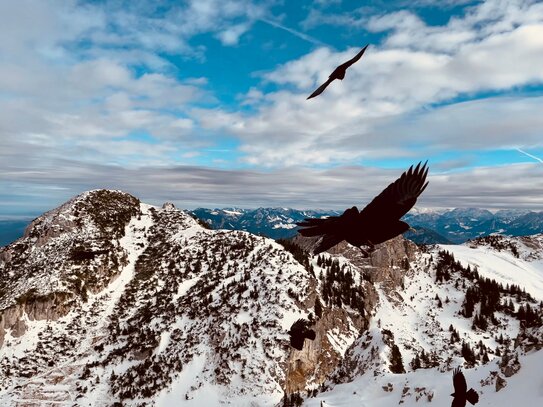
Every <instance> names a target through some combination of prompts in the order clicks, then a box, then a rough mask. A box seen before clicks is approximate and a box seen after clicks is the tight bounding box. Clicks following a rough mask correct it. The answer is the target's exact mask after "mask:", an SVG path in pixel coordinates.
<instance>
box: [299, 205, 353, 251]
mask: <svg viewBox="0 0 543 407" xmlns="http://www.w3.org/2000/svg"><path fill="white" fill-rule="evenodd" d="M358 214H359V212H358V208H357V207H356V206H353V207H352V208H350V209H347V210H346V211H345V212H343V214H342V215H341V216H330V217H329V218H326V219H317V218H307V219H304V221H303V222H298V223H296V224H297V225H298V226H301V227H303V228H304V229H299V230H298V232H299V233H300V234H301V235H302V236H305V237H312V236H323V238H322V240H321V241H320V242H319V245H318V246H317V247H316V248H315V250H314V251H313V254H319V253H322V252H323V251H325V250H328V249H329V248H331V247H333V246H335V245H336V244H338V243H339V242H341V241H342V240H343V239H345V236H344V231H345V230H349V229H350V228H351V227H352V225H353V224H354V222H356V221H357V219H358Z"/></svg>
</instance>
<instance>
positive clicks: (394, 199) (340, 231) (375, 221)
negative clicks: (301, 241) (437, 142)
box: [297, 162, 428, 256]
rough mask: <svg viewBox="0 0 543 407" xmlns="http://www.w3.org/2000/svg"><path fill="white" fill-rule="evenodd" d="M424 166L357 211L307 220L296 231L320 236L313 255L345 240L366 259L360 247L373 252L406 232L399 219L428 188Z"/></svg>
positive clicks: (397, 181) (403, 177)
mask: <svg viewBox="0 0 543 407" xmlns="http://www.w3.org/2000/svg"><path fill="white" fill-rule="evenodd" d="M426 163H427V162H426ZM426 163H424V165H423V166H422V167H421V163H420V162H419V163H418V165H417V166H416V167H415V169H414V170H413V166H411V167H409V169H408V170H407V171H406V172H404V173H403V174H402V175H401V177H400V178H398V179H397V180H396V181H394V182H393V183H392V184H390V185H389V186H388V187H386V188H385V190H384V191H383V192H381V193H380V194H379V195H378V196H377V197H375V198H374V199H373V201H371V202H370V203H369V204H368V205H367V206H366V207H365V208H364V209H362V210H361V211H360V212H358V208H357V207H356V206H353V207H352V208H351V209H347V210H346V211H345V212H343V214H342V215H341V216H339V217H338V216H331V217H329V218H326V219H316V218H307V219H305V220H304V221H303V222H299V223H297V225H298V226H302V227H303V228H305V229H299V230H298V232H299V233H300V234H301V235H302V236H306V237H309V236H322V239H321V241H320V243H319V245H318V246H317V248H316V249H315V250H314V254H319V253H321V252H323V251H325V250H328V249H329V248H331V247H333V246H335V245H336V244H338V243H339V242H341V241H343V240H346V241H347V242H348V243H350V244H352V245H353V246H356V247H358V248H359V249H360V250H361V251H362V253H364V255H365V256H368V255H369V254H368V252H366V251H365V250H364V249H362V247H361V246H368V247H369V248H370V250H373V247H374V245H376V244H378V243H383V242H386V241H387V240H389V239H392V238H393V237H396V236H398V235H400V234H402V233H404V232H406V231H407V230H409V225H408V224H407V223H405V222H402V221H401V220H400V218H401V217H402V216H404V215H405V214H406V213H407V212H408V211H409V210H410V209H411V208H412V207H413V205H415V202H417V197H418V196H419V195H420V194H421V193H422V191H424V189H425V188H426V186H427V185H428V182H426V175H428V168H427V167H426Z"/></svg>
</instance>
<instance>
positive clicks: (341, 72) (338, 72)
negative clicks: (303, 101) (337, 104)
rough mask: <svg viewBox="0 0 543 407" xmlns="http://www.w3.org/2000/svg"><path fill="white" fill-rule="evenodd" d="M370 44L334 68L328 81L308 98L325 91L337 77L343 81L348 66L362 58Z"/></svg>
mask: <svg viewBox="0 0 543 407" xmlns="http://www.w3.org/2000/svg"><path fill="white" fill-rule="evenodd" d="M368 45H369V44H368ZM368 45H366V46H365V47H364V48H362V50H361V51H360V52H359V53H358V54H356V55H355V56H354V57H353V58H351V59H349V60H348V61H347V62H345V63H343V64H341V65H340V66H338V67H337V68H336V69H334V71H333V72H332V73H331V74H330V76H329V77H328V79H327V80H326V82H324V83H323V84H322V85H321V86H319V87H318V88H317V89H316V90H315V91H314V92H313V93H312V94H311V95H309V96H308V97H307V99H311V98H314V97H315V96H319V95H320V94H321V93H322V92H324V89H326V88H327V87H328V85H330V84H331V83H332V82H333V81H335V80H336V79H339V80H340V81H342V80H343V78H345V73H346V72H347V68H349V67H350V66H351V65H352V64H354V63H355V62H357V61H358V60H359V59H360V58H362V55H364V52H365V51H366V48H368Z"/></svg>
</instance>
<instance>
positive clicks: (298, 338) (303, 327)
mask: <svg viewBox="0 0 543 407" xmlns="http://www.w3.org/2000/svg"><path fill="white" fill-rule="evenodd" d="M308 324H309V321H306V320H305V319H303V318H302V319H299V320H297V321H296V322H294V323H293V324H292V326H291V327H290V330H289V331H288V334H289V335H290V346H292V347H293V348H295V349H298V350H302V348H303V347H304V341H305V339H306V338H307V339H309V340H312V341H313V340H315V338H316V334H315V331H314V330H312V329H309V327H308Z"/></svg>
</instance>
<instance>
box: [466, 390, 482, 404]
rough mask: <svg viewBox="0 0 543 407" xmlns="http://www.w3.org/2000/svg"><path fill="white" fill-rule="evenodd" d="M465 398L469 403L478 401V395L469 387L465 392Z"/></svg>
mask: <svg viewBox="0 0 543 407" xmlns="http://www.w3.org/2000/svg"><path fill="white" fill-rule="evenodd" d="M466 400H468V401H469V402H470V403H471V404H475V403H477V402H478V401H479V395H478V394H477V392H476V391H475V390H473V389H469V390H468V392H467V393H466Z"/></svg>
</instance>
